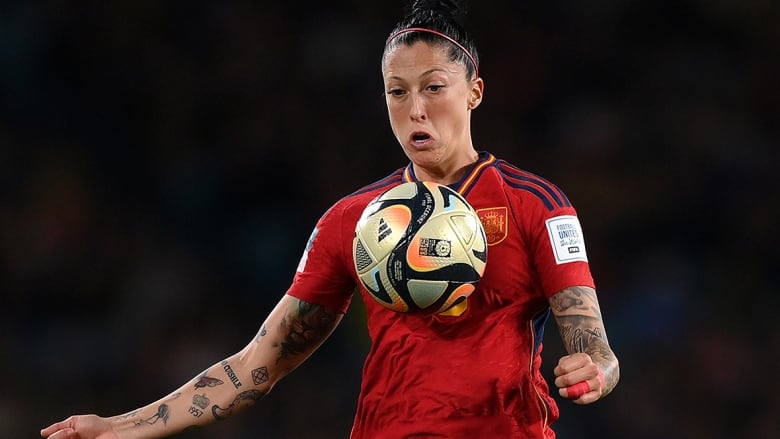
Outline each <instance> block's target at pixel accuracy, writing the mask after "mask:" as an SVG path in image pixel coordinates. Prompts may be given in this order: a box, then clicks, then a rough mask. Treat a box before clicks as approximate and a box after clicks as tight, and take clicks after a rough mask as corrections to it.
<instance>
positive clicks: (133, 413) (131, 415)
mask: <svg viewBox="0 0 780 439" xmlns="http://www.w3.org/2000/svg"><path fill="white" fill-rule="evenodd" d="M140 411H141V409H136V410H133V411H132V412H129V413H125V414H124V415H119V416H117V417H116V418H117V419H127V418H132V417H133V416H135V415H137V414H138V412H140Z"/></svg>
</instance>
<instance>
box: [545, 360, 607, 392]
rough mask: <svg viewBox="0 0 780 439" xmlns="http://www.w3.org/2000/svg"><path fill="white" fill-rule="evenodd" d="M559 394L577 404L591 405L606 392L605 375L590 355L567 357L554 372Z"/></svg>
mask: <svg viewBox="0 0 780 439" xmlns="http://www.w3.org/2000/svg"><path fill="white" fill-rule="evenodd" d="M553 373H554V374H555V377H556V378H555V385H556V386H557V387H558V394H559V395H561V396H562V397H564V398H567V399H571V400H572V401H573V402H574V403H576V404H590V403H592V402H596V401H598V400H599V398H601V395H602V393H603V391H604V373H603V372H602V371H601V369H600V368H599V366H598V365H597V364H596V363H594V362H593V359H592V358H591V357H590V355H588V354H585V353H581V352H579V353H576V354H572V355H566V356H564V357H562V358H561V359H560V360H559V361H558V366H556V367H555V369H554V370H553Z"/></svg>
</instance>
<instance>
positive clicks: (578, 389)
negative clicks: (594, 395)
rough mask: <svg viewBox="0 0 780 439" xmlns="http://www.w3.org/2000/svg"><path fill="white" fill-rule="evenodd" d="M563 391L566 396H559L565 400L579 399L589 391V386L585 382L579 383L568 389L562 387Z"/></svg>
mask: <svg viewBox="0 0 780 439" xmlns="http://www.w3.org/2000/svg"><path fill="white" fill-rule="evenodd" d="M561 390H563V391H564V392H565V393H566V394H565V395H561V396H563V397H564V398H567V399H580V397H581V396H582V395H584V394H586V393H588V392H590V391H591V388H590V384H588V382H587V381H580V382H579V383H577V384H572V385H571V386H569V387H564V388H563V389H561Z"/></svg>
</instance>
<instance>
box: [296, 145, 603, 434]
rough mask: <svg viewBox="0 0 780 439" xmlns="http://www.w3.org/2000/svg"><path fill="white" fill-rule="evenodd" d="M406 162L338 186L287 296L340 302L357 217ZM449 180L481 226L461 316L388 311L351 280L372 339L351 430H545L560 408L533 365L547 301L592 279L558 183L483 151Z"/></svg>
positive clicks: (349, 290)
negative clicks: (342, 191)
mask: <svg viewBox="0 0 780 439" xmlns="http://www.w3.org/2000/svg"><path fill="white" fill-rule="evenodd" d="M407 181H416V177H415V175H414V172H413V168H412V165H411V164H409V165H408V166H407V167H406V168H401V169H399V170H397V171H396V172H394V173H393V174H391V175H389V176H388V177H386V178H384V179H382V180H380V181H378V182H376V183H374V184H371V185H369V186H366V187H364V188H363V189H361V190H359V191H357V192H355V193H353V194H351V195H348V196H346V197H345V198H343V199H341V200H339V201H338V202H337V203H336V204H335V205H333V206H332V207H331V208H330V209H329V210H328V211H327V212H326V213H325V214H324V215H323V216H322V217H321V218H320V220H319V221H318V223H317V225H316V228H315V231H314V233H313V234H312V237H311V238H310V240H309V244H308V245H307V249H306V251H305V253H304V256H303V258H302V259H301V263H300V265H299V267H298V271H297V272H296V275H295V278H294V280H293V283H292V286H291V287H290V289H289V290H288V292H287V293H288V294H290V295H292V296H294V297H297V298H299V299H301V300H304V301H307V302H311V303H315V304H319V305H322V306H325V307H328V308H330V309H333V310H337V311H340V312H346V311H347V308H348V307H349V303H350V301H351V297H352V294H353V292H354V291H355V288H356V286H358V285H360V283H359V281H358V277H357V273H356V271H355V267H354V264H353V256H352V241H353V237H354V231H355V225H356V224H357V221H358V219H359V217H360V216H361V214H362V212H363V209H364V208H365V207H366V205H367V204H368V203H369V202H370V201H371V200H373V199H374V198H375V197H377V196H378V195H379V194H381V193H382V192H384V191H386V190H388V189H390V188H391V187H393V186H396V185H398V184H401V183H403V182H407ZM450 187H451V188H453V189H455V190H456V191H458V192H459V193H460V194H461V195H463V196H465V197H466V199H467V200H468V201H469V203H470V204H471V205H472V206H473V207H474V209H476V211H477V213H478V215H479V217H480V220H481V221H482V223H483V226H484V228H485V232H486V237H487V242H488V255H487V265H486V268H485V272H484V275H483V277H482V279H481V280H480V281H479V283H478V284H477V288H476V290H475V291H474V292H473V293H472V294H471V296H470V297H469V298H468V299H467V302H466V303H465V311H463V312H462V313H461V314H459V315H441V314H440V315H407V314H401V313H396V312H393V311H390V310H388V309H386V308H384V307H383V306H381V305H380V304H379V303H377V302H376V301H375V300H374V299H372V298H371V296H369V295H368V294H367V292H366V291H364V290H363V289H362V288H359V290H360V293H361V294H362V295H363V298H364V302H365V304H366V311H367V314H368V316H367V321H368V332H369V336H370V338H371V341H372V343H371V348H370V351H369V353H368V356H367V358H366V361H365V364H364V367H363V377H362V386H361V391H360V395H359V400H358V406H357V413H356V416H355V420H354V425H353V428H352V433H351V438H352V439H401V438H463V439H466V438H468V439H473V438H554V437H555V433H554V432H553V430H552V429H551V428H550V424H551V423H552V422H553V421H555V420H556V419H557V418H558V414H559V413H558V407H557V406H556V404H555V401H554V400H553V398H552V397H551V396H550V394H549V389H548V385H547V383H546V381H545V380H544V378H543V377H542V374H541V373H540V367H541V356H540V354H541V351H542V334H543V330H544V325H545V322H546V320H547V317H548V316H549V314H550V308H549V302H548V299H549V297H550V296H552V295H553V294H555V293H557V292H558V291H560V290H562V289H564V288H567V287H571V286H590V287H594V283H593V278H592V276H591V273H590V269H589V266H588V262H587V258H586V257H585V248H584V244H583V242H582V236H581V231H580V230H578V229H577V227H578V224H579V223H578V222H577V220H576V212H575V209H574V208H573V207H572V205H571V203H570V202H569V200H568V199H567V198H566V196H565V195H564V194H563V192H561V191H560V190H559V189H558V188H557V187H556V186H554V185H553V184H551V183H550V182H548V181H546V180H544V179H542V178H541V177H538V176H536V175H534V174H531V173H528V172H525V171H522V170H520V169H518V168H516V167H515V166H513V165H511V164H509V163H507V162H506V161H503V160H499V159H496V157H494V156H493V155H491V154H489V153H487V152H480V153H479V160H478V161H477V163H475V164H474V165H472V167H471V168H470V169H469V170H468V171H467V172H466V174H465V175H464V177H463V178H462V179H461V180H460V181H459V182H458V183H456V184H453V185H450Z"/></svg>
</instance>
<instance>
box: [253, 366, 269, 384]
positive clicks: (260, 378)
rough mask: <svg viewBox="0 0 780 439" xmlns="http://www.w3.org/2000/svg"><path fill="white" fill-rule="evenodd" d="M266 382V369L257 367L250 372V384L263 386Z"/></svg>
mask: <svg viewBox="0 0 780 439" xmlns="http://www.w3.org/2000/svg"><path fill="white" fill-rule="evenodd" d="M266 381H268V368H267V367H265V366H263V367H258V368H257V369H255V370H253V371H252V382H253V383H255V385H258V386H259V385H260V384H263V383H264V382H266Z"/></svg>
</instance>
